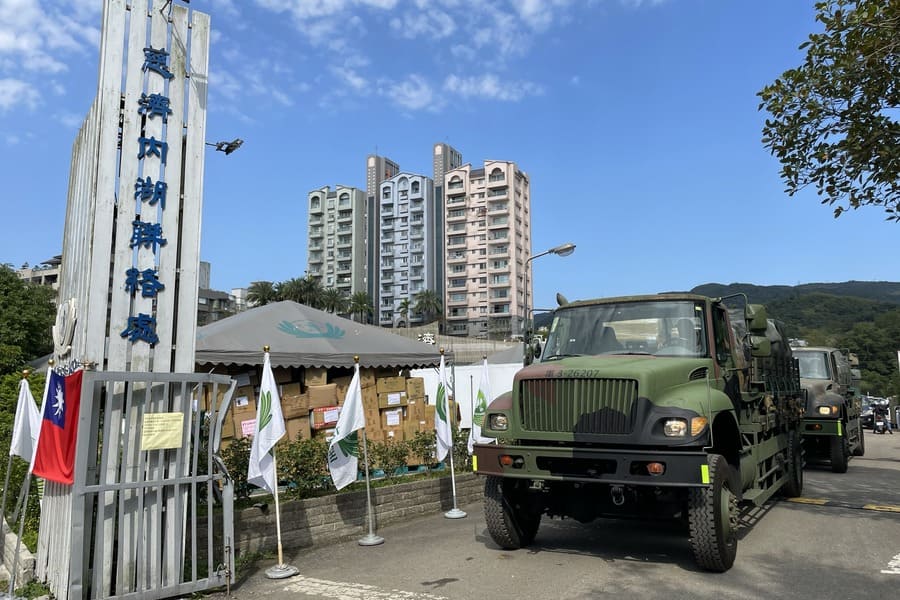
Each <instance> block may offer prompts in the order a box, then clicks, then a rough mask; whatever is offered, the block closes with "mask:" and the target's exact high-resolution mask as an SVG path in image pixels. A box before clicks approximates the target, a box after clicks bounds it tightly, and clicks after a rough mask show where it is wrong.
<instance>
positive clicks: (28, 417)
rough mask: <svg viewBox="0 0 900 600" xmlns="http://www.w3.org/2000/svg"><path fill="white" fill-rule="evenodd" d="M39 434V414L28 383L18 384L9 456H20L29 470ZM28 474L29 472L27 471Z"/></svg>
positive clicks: (25, 381)
mask: <svg viewBox="0 0 900 600" xmlns="http://www.w3.org/2000/svg"><path fill="white" fill-rule="evenodd" d="M40 433H41V413H40V412H39V411H38V407H37V405H36V404H35V403H34V396H32V395H31V388H30V387H28V381H27V380H26V379H22V381H21V382H20V383H19V403H18V404H17V405H16V418H15V421H13V431H12V443H11V444H10V445H9V455H10V456H20V457H22V458H24V459H25V460H27V461H28V464H29V469H30V465H31V463H32V462H33V461H34V453H35V451H36V450H37V442H38V435H39V434H40ZM29 472H30V470H29Z"/></svg>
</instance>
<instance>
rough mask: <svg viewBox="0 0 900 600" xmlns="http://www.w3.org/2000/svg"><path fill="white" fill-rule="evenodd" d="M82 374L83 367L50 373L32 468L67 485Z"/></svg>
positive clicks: (71, 469)
mask: <svg viewBox="0 0 900 600" xmlns="http://www.w3.org/2000/svg"><path fill="white" fill-rule="evenodd" d="M82 374H83V371H76V372H75V373H73V374H71V375H67V376H63V375H59V374H57V373H53V372H51V374H50V383H49V384H47V391H46V394H47V397H46V398H44V414H43V419H42V420H41V434H40V436H39V437H38V447H37V452H36V453H35V456H34V470H33V472H34V474H35V475H37V476H38V477H43V478H44V479H46V480H48V481H55V482H57V483H66V484H69V485H72V482H73V481H74V475H75V438H76V437H77V433H78V407H79V405H80V404H81V376H82Z"/></svg>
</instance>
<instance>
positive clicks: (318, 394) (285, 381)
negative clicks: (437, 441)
mask: <svg viewBox="0 0 900 600" xmlns="http://www.w3.org/2000/svg"><path fill="white" fill-rule="evenodd" d="M348 371H349V372H350V374H349V375H348V374H347V372H348ZM273 374H274V376H275V381H276V383H278V385H279V392H280V395H281V408H282V412H283V413H284V418H285V425H286V428H287V436H286V440H290V441H293V440H297V439H310V438H313V437H321V438H323V439H325V440H326V441H330V440H331V438H332V437H333V436H334V427H335V425H336V424H337V419H338V416H339V414H340V410H341V406H342V405H343V403H344V399H345V398H346V396H347V390H348V388H349V386H350V382H351V380H352V370H349V369H340V370H338V369H333V370H330V371H329V370H328V369H325V368H319V367H307V368H303V369H301V368H280V367H276V368H275V369H273ZM236 377H237V379H238V383H239V384H240V385H239V387H238V388H237V389H236V391H235V394H234V398H233V399H232V408H231V411H230V412H231V414H230V415H229V417H230V418H226V419H225V427H223V432H222V437H223V440H225V442H223V445H227V440H230V439H231V438H233V437H234V438H240V437H246V436H248V435H252V433H253V431H254V428H255V424H256V404H257V402H256V398H257V396H258V394H259V383H258V377H257V375H256V374H255V373H252V372H251V373H240V374H237V375H236ZM360 388H361V390H362V403H363V410H364V411H365V415H366V437H367V438H368V439H369V440H371V441H374V442H383V441H387V440H398V441H399V440H408V439H412V438H413V437H415V435H416V433H417V432H419V431H430V430H433V429H434V407H433V406H429V405H428V404H427V403H426V396H425V386H424V381H423V379H422V378H421V377H404V376H399V375H398V372H397V371H396V370H392V369H370V368H366V369H360ZM410 460H411V461H412V460H413V459H412V458H411V459H410Z"/></svg>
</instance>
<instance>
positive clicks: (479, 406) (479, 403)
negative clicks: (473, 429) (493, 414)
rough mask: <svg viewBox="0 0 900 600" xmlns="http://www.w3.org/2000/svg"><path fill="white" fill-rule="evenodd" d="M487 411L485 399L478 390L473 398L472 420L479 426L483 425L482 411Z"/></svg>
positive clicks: (482, 393)
mask: <svg viewBox="0 0 900 600" xmlns="http://www.w3.org/2000/svg"><path fill="white" fill-rule="evenodd" d="M486 412H487V401H486V400H485V398H484V392H482V391H481V390H478V397H477V398H476V399H475V414H474V415H473V416H472V420H473V421H474V422H475V424H476V425H478V426H479V427H484V413H486Z"/></svg>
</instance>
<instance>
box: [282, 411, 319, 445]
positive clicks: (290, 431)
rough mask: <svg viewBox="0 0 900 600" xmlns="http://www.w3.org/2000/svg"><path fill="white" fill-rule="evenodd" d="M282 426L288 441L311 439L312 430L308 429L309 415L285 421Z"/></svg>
mask: <svg viewBox="0 0 900 600" xmlns="http://www.w3.org/2000/svg"><path fill="white" fill-rule="evenodd" d="M284 426H285V429H287V439H288V440H290V441H294V440H308V439H310V438H311V437H312V430H311V429H310V427H309V415H307V416H305V417H294V418H292V419H287V420H286V421H285V422H284Z"/></svg>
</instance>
